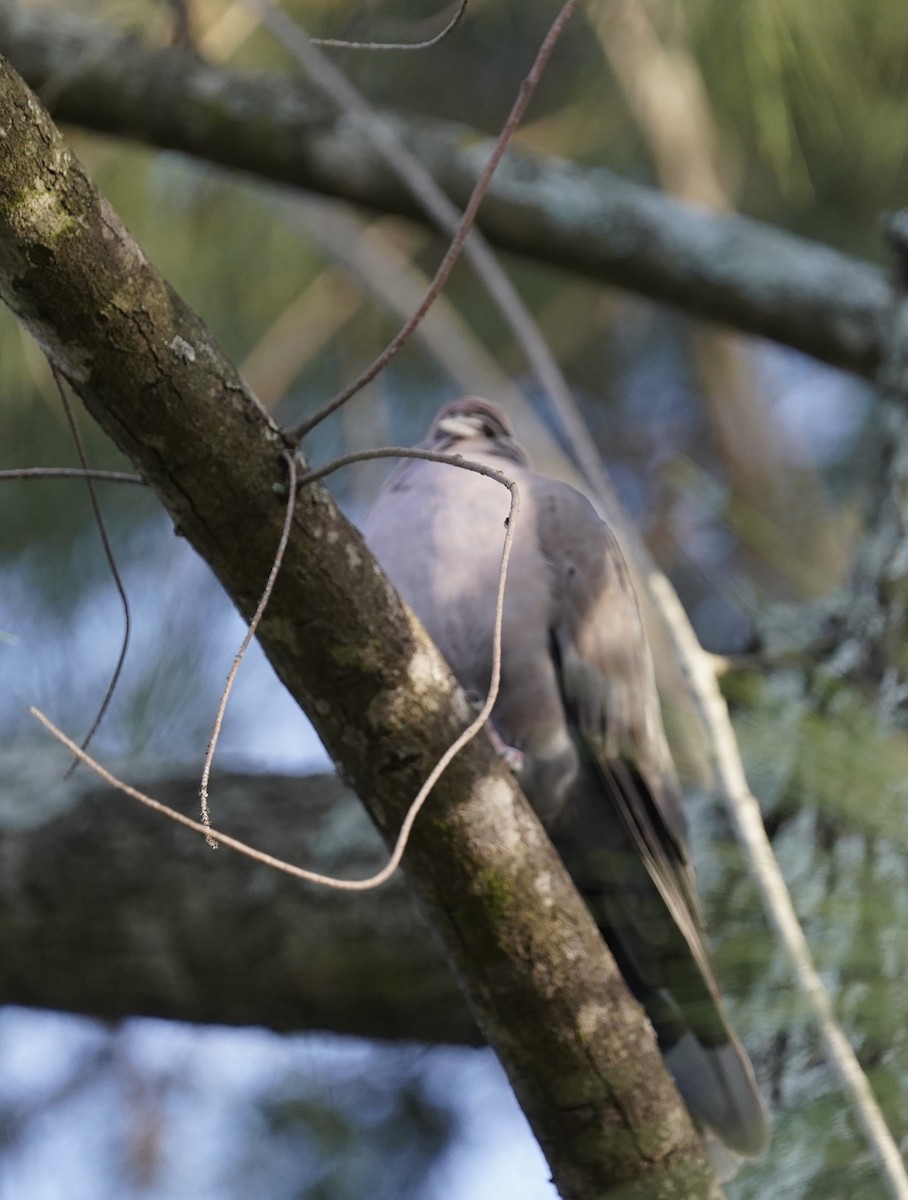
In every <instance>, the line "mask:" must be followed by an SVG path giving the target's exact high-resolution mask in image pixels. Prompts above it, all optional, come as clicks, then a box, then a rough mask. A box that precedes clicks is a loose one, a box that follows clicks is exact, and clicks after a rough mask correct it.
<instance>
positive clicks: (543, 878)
mask: <svg viewBox="0 0 908 1200" xmlns="http://www.w3.org/2000/svg"><path fill="white" fill-rule="evenodd" d="M536 892H537V894H538V896H539V899H540V901H541V903H542V906H543V908H552V906H553V905H554V903H555V898H554V896H553V895H552V874H551V872H550V871H543V872H542V874H541V875H537V876H536Z"/></svg>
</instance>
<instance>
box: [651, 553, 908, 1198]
mask: <svg viewBox="0 0 908 1200" xmlns="http://www.w3.org/2000/svg"><path fill="white" fill-rule="evenodd" d="M649 585H650V588H651V589H652V591H653V593H654V595H655V597H656V599H657V600H658V602H659V606H660V608H661V611H662V613H663V615H664V616H665V618H666V620H667V621H668V622H669V623H670V626H671V630H672V636H673V638H674V641H675V648H676V650H677V653H678V657H679V663H680V666H681V668H682V670H683V672H684V675H685V679H686V683H687V686H688V690H689V693H690V695H691V697H692V698H693V700H694V702H695V704H696V706H697V713H698V715H699V717H700V721H701V724H702V726H703V730H704V733H705V735H706V743H707V748H708V751H709V755H710V759H711V762H712V767H713V770H714V772H715V776H716V780H717V783H718V785H719V790H720V792H721V794H722V798H723V800H724V801H725V807H726V810H727V812H728V814H729V817H730V818H731V822H732V825H733V827H734V830H735V833H736V834H737V837H738V840H739V841H740V843H741V844H742V846H743V847H744V849H745V851H746V854H747V859H748V863H749V865H750V868H751V873H752V875H753V877H754V880H755V882H756V884H757V887H758V888H759V890H760V894H761V896H762V898H763V906H764V908H765V910H766V913H767V915H768V917H769V919H770V921H771V922H772V924H773V926H774V928H775V930H776V933H777V934H778V936H779V940H780V941H781V943H782V945H783V946H784V948H785V950H786V952H787V954H788V958H789V961H790V963H791V965H792V968H793V969H794V973H795V977H796V979H797V982H798V987H799V988H800V991H801V993H802V995H803V996H804V998H805V1000H806V1002H807V1004H808V1006H809V1008H810V1012H811V1015H812V1016H813V1019H814V1020H815V1021H816V1024H817V1028H818V1029H819V1031H820V1036H821V1038H822V1040H823V1045H824V1047H825V1049H826V1053H827V1055H828V1056H829V1060H830V1062H831V1063H832V1065H833V1067H834V1069H835V1072H836V1074H837V1075H838V1077H839V1080H840V1082H841V1084H842V1087H843V1088H844V1090H845V1091H846V1093H847V1094H848V1095H849V1096H850V1097H851V1100H852V1102H853V1104H854V1107H855V1111H856V1113H857V1116H858V1120H859V1121H860V1123H861V1127H862V1128H863V1130H864V1134H865V1136H866V1138H867V1142H868V1144H869V1146H870V1148H871V1150H872V1151H873V1153H874V1156H875V1157H876V1159H877V1161H878V1163H879V1165H880V1168H881V1171H882V1173H883V1176H884V1178H885V1180H886V1183H887V1186H888V1188H889V1192H890V1195H891V1196H892V1197H893V1200H908V1175H906V1172H905V1164H904V1162H903V1161H902V1158H901V1155H900V1154H899V1151H898V1147H897V1146H896V1144H895V1140H894V1138H893V1136H892V1134H891V1133H890V1131H889V1128H888V1127H887V1125H886V1120H885V1117H884V1116H883V1113H882V1111H881V1110H880V1106H879V1104H878V1103H877V1100H876V1097H875V1096H874V1094H873V1091H872V1090H871V1087H870V1084H869V1082H868V1080H867V1076H866V1075H865V1074H864V1072H863V1070H862V1069H861V1064H860V1063H859V1062H858V1059H857V1055H856V1054H855V1053H854V1050H852V1048H851V1045H850V1043H849V1041H848V1038H847V1037H846V1036H845V1033H844V1031H843V1029H842V1027H841V1025H840V1024H839V1022H838V1019H837V1018H836V1015H835V1010H834V1009H833V1005H832V1000H831V999H830V997H829V992H828V991H827V990H826V987H825V985H824V984H823V980H822V978H821V977H820V973H819V971H818V970H817V968H816V966H815V964H814V961H813V956H812V955H811V952H810V947H809V946H808V945H807V939H806V938H805V937H804V931H803V929H802V928H801V924H800V922H799V921H798V917H797V913H796V912H795V909H794V905H793V904H792V901H791V895H790V894H789V891H788V888H787V887H786V884H785V880H784V878H783V876H782V872H781V870H780V869H779V864H778V862H777V861H776V857H775V854H774V853H773V850H772V845H771V844H770V841H769V838H768V837H767V835H766V829H765V827H764V825H763V818H762V815H761V813H760V805H759V803H758V802H757V799H756V797H755V796H754V795H753V793H752V792H751V790H750V788H749V787H748V784H747V778H746V776H745V774H744V766H743V764H742V762H741V755H740V751H739V750H738V744H737V740H736V738H735V734H734V730H733V728H732V724H731V718H730V717H729V714H728V706H727V704H726V703H725V700H724V699H723V697H722V693H721V692H720V690H719V685H718V682H717V679H716V672H715V669H714V666H713V663H712V661H711V660H710V658H709V656H708V655H706V654H704V652H703V650H702V649H701V648H700V644H699V642H698V641H697V638H696V635H695V633H694V631H693V629H692V628H691V626H690V622H689V621H688V619H687V614H686V613H685V612H684V609H683V608H682V606H681V602H680V601H679V599H678V597H677V595H676V594H675V591H674V589H673V588H672V587H671V585H670V584H669V583H668V581H667V580H666V579H665V577H664V576H663V575H661V574H656V575H654V576H652V577H651V578H650V580H649Z"/></svg>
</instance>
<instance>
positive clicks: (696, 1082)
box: [665, 1032, 769, 1158]
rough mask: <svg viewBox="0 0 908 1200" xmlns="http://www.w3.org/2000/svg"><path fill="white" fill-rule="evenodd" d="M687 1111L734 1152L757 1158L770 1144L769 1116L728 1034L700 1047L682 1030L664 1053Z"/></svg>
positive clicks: (750, 1070)
mask: <svg viewBox="0 0 908 1200" xmlns="http://www.w3.org/2000/svg"><path fill="white" fill-rule="evenodd" d="M665 1061H666V1063H667V1065H668V1068H669V1070H670V1071H671V1073H672V1075H674V1077H675V1081H676V1083H677V1084H678V1090H679V1091H680V1093H681V1095H682V1096H683V1098H684V1102H685V1104H686V1105H687V1107H688V1108H689V1109H690V1112H691V1115H692V1116H693V1118H694V1120H695V1121H696V1122H697V1124H698V1125H699V1126H700V1127H701V1129H702V1130H703V1131H704V1134H705V1135H707V1145H708V1144H709V1137H708V1135H709V1134H710V1133H711V1134H712V1135H713V1137H714V1138H717V1139H718V1140H719V1141H720V1142H721V1143H724V1145H725V1146H726V1147H727V1148H728V1150H731V1151H732V1152H733V1153H734V1154H736V1155H740V1156H741V1157H742V1158H759V1157H760V1155H761V1154H763V1153H764V1152H765V1151H766V1149H767V1147H768V1145H769V1116H768V1114H767V1112H766V1107H765V1105H764V1103H763V1099H762V1097H761V1095H760V1091H759V1088H758V1087H757V1082H756V1080H755V1078H754V1073H753V1068H752V1067H751V1065H750V1060H749V1059H748V1057H747V1055H746V1054H745V1052H744V1050H743V1049H742V1047H741V1045H740V1043H739V1042H738V1040H737V1039H736V1038H735V1037H734V1035H731V1037H730V1038H729V1040H728V1041H727V1042H725V1043H724V1044H722V1045H718V1046H703V1045H701V1043H700V1042H698V1041H697V1039H696V1038H695V1037H694V1035H693V1034H692V1033H690V1032H688V1033H686V1034H685V1035H684V1037H682V1038H681V1039H680V1040H679V1041H678V1042H676V1043H675V1045H674V1046H672V1047H671V1049H670V1050H668V1051H667V1052H666V1054H665Z"/></svg>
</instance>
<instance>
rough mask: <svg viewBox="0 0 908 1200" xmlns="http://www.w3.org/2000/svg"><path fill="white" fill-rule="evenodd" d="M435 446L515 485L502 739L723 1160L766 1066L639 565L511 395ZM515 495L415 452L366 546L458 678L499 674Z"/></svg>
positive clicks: (386, 497) (473, 406)
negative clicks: (706, 859) (714, 893)
mask: <svg viewBox="0 0 908 1200" xmlns="http://www.w3.org/2000/svg"><path fill="white" fill-rule="evenodd" d="M421 447H422V448H423V449H427V450H431V451H434V452H437V453H442V454H446V455H459V456H461V457H462V458H463V459H466V460H469V461H471V462H476V463H480V464H483V465H484V466H487V467H492V468H495V469H497V470H498V471H500V472H502V473H503V474H504V475H505V476H506V477H508V478H509V479H511V480H513V481H514V482H515V483H516V484H517V488H518V490H519V495H520V513H519V517H518V518H517V520H516V521H515V527H514V538H513V545H512V550H511V559H510V565H509V572H508V579H507V584H506V589H505V598H504V609H503V620H502V629H501V680H500V688H499V692H498V696H497V699H496V701H495V704H494V708H493V710H492V714H491V720H490V725H491V730H490V732H491V733H492V735H493V740H494V741H495V743H496V745H497V746H499V748H501V749H502V750H504V751H505V752H506V755H507V758H508V762H509V764H510V765H512V767H513V768H514V769H515V772H516V774H517V775H518V779H519V782H520V785H521V788H522V790H523V792H524V794H525V795H526V797H527V799H528V800H529V802H530V804H531V805H532V807H533V808H534V809H535V811H536V813H537V815H538V816H539V818H540V819H541V821H542V823H543V825H544V827H545V828H546V830H547V832H548V834H549V836H550V838H551V840H552V842H553V843H554V845H555V848H556V849H557V851H558V853H559V854H560V855H561V858H562V860H563V862H564V864H565V866H566V868H567V870H568V872H569V874H570V875H571V877H572V879H573V882H574V884H575V886H576V888H577V889H578V891H579V892H580V894H581V896H582V897H583V899H584V900H585V901H586V903H587V905H588V907H589V908H590V910H591V912H592V914H593V916H594V918H595V920H596V922H597V925H598V927H599V929H600V932H601V934H602V936H603V937H604V939H605V941H606V943H607V945H608V947H609V948H610V950H611V952H612V954H613V956H614V958H615V960H616V962H617V964H618V967H619V969H620V971H621V973H622V975H623V977H624V980H625V982H626V983H627V985H628V986H629V988H630V990H631V991H632V993H633V994H634V996H636V998H637V1000H638V1001H639V1002H640V1003H641V1004H642V1006H643V1008H644V1010H645V1011H646V1014H647V1016H648V1017H649V1019H650V1021H651V1023H652V1025H653V1027H654V1029H655V1032H656V1036H657V1039H658V1042H659V1046H660V1050H661V1052H662V1055H663V1057H664V1060H665V1062H666V1065H667V1066H668V1068H669V1070H670V1071H671V1073H672V1074H673V1076H674V1078H675V1081H676V1084H677V1086H678V1089H679V1091H680V1093H681V1096H682V1098H683V1099H684V1101H685V1103H686V1105H687V1107H688V1109H689V1111H690V1113H691V1115H692V1117H693V1119H694V1121H695V1123H696V1125H697V1126H698V1128H699V1130H700V1133H701V1135H702V1137H703V1139H704V1142H705V1145H706V1149H707V1152H708V1153H709V1155H710V1157H711V1158H712V1159H713V1164H714V1166H715V1168H716V1171H717V1174H719V1175H720V1177H721V1178H722V1179H728V1178H730V1177H731V1175H733V1174H734V1172H735V1170H736V1169H737V1167H738V1165H739V1164H740V1160H741V1159H745V1158H758V1157H760V1156H761V1155H762V1154H763V1153H764V1152H765V1150H766V1149H767V1146H768V1143H769V1138H770V1133H769V1119H768V1115H767V1111H766V1108H765V1106H764V1102H763V1100H762V1097H761V1095H760V1091H759V1088H758V1086H757V1083H756V1079H755V1076H754V1071H753V1067H752V1065H751V1062H750V1060H749V1058H748V1056H747V1053H746V1051H745V1050H744V1048H743V1046H742V1044H741V1042H740V1041H739V1039H738V1037H737V1036H736V1034H735V1032H734V1030H733V1029H732V1027H731V1025H730V1023H729V1020H728V1017H727V1015H726V1011H725V1006H724V1004H723V1001H722V997H721V994H720V991H719V986H718V983H717V981H716V977H715V974H714V972H713V969H712V966H711V964H710V958H709V950H708V946H707V941H706V934H705V931H704V922H703V917H702V914H701V909H700V904H699V901H698V897H697V892H696V887H695V880H694V874H693V869H692V866H691V861H690V853H689V847H688V837H687V823H686V819H685V814H684V807H683V797H682V791H681V787H680V784H679V781H678V776H677V773H676V770H675V767H674V765H673V761H672V756H671V753H670V750H669V746H668V741H667V738H666V735H665V730H664V726H663V723H662V715H661V708H660V702H659V696H658V692H657V688H656V678H655V670H654V665H653V658H652V653H651V651H650V647H649V643H648V640H647V635H646V632H645V629H644V625H643V620H642V617H641V611H640V607H639V604H638V600H637V596H636V592H635V589H634V586H633V583H632V579H631V575H630V572H629V570H628V566H627V563H626V561H625V559H624V556H623V554H622V552H621V549H620V547H619V544H618V541H617V539H616V537H615V536H614V534H613V532H612V531H611V529H610V528H609V526H608V525H607V524H606V523H605V522H604V521H603V520H602V519H601V518H600V517H599V515H598V514H597V512H596V511H595V509H594V508H593V506H592V504H590V502H589V501H588V500H587V499H586V497H585V496H583V495H582V494H581V493H580V492H578V491H577V490H576V489H575V488H573V487H571V486H570V485H568V484H566V483H562V482H560V481H557V480H554V479H551V478H548V477H547V476H545V475H543V474H539V473H537V472H535V471H533V470H532V468H531V466H530V462H529V458H528V455H527V453H526V452H525V450H524V449H523V447H522V446H521V445H520V443H519V442H518V441H517V438H516V434H515V430H514V427H513V425H512V423H511V421H510V418H509V417H508V415H507V414H506V412H505V411H504V409H502V408H501V407H500V406H499V405H497V404H495V403H493V402H491V401H489V400H485V399H483V398H481V397H478V396H465V397H462V398H461V399H459V400H455V401H453V402H451V403H449V404H447V405H445V406H444V407H443V408H442V409H441V410H440V411H439V412H438V413H437V415H436V416H435V419H434V420H433V422H432V425H431V427H430V429H429V432H428V435H427V437H426V438H425V440H424V441H423V442H422V443H421ZM509 503H510V496H509V494H508V492H507V490H506V489H505V488H503V487H502V486H501V485H500V483H497V482H496V481H495V480H493V479H490V478H488V477H485V476H482V475H479V474H477V473H475V472H471V471H465V470H462V469H458V468H457V467H455V466H451V465H447V464H443V463H437V462H431V461H425V460H420V459H412V458H411V459H404V460H402V461H401V462H400V463H399V464H398V465H397V466H396V467H395V468H394V469H393V471H392V472H391V473H390V475H389V476H388V478H387V479H386V481H385V483H384V485H383V486H382V488H381V490H380V491H379V494H378V496H377V498H376V500H375V502H374V504H373V506H372V508H371V509H370V511H369V513H368V514H367V516H366V519H365V522H364V525H363V534H364V537H365V540H366V544H367V545H368V546H369V548H370V549H371V551H372V553H373V554H374V556H375V557H376V559H377V560H378V562H379V564H380V566H381V567H382V569H383V571H384V573H385V574H386V576H387V577H388V578H389V579H390V581H391V582H392V583H393V584H394V586H395V587H396V588H397V590H398V592H399V593H400V595H401V596H402V597H403V599H404V600H405V601H406V602H407V604H408V605H409V606H410V608H411V609H412V610H413V611H414V612H415V613H416V615H417V616H418V617H419V619H420V620H421V622H422V624H423V625H424V627H425V628H426V630H427V631H428V633H429V635H430V637H431V638H432V640H433V641H434V642H435V643H436V645H437V646H438V648H439V649H440V651H441V652H442V654H443V655H444V657H445V658H446V660H447V662H448V663H449V665H450V667H451V668H452V670H453V673H454V675H455V677H456V678H457V680H458V682H459V684H460V686H461V687H462V689H463V690H464V692H465V693H466V694H467V696H468V697H470V698H471V699H473V700H474V701H476V702H479V701H480V700H481V699H483V698H484V697H485V696H486V695H487V693H488V689H489V685H490V679H491V673H492V645H493V629H494V618H495V600H496V591H497V582H498V573H499V567H500V559H501V553H502V543H503V538H504V529H505V521H506V519H507V517H508V510H509Z"/></svg>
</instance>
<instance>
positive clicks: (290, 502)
mask: <svg viewBox="0 0 908 1200" xmlns="http://www.w3.org/2000/svg"><path fill="white" fill-rule="evenodd" d="M282 457H283V459H284V461H285V462H286V464H287V472H288V476H289V479H288V483H287V511H286V513H285V514H284V524H283V527H282V529H281V536H280V540H279V541H278V545H277V550H276V551H275V554H274V561H273V562H272V564H271V571H270V572H269V574H268V580H267V582H266V583H265V587H264V590H263V591H262V595H261V597H260V599H259V602H258V606H257V607H256V610H255V612H254V614H253V617H252V620H251V621H250V622H249V628H248V629H247V630H246V636H245V637H244V638H243V642H242V645H241V646H240V648H239V650H238V651H237V653H236V657H235V658H234V660H233V666H232V667H231V668H230V673H229V674H228V676H227V682H226V683H225V685H224V690H223V692H222V693H221V700H220V703H219V704H218V711H217V715H216V716H215V718H214V727H213V729H212V731H211V737H210V738H209V741H208V749H207V750H206V752H205V763H204V766H203V767H202V781H201V783H200V785H199V800H200V802H201V807H202V824H203V825H204V826H205V828H206V829H208V830H210V829H211V812H210V809H209V806H208V780H209V777H210V775H211V763H212V761H213V759H214V752H215V749H216V748H217V744H218V738H220V736H221V726H222V725H223V723H224V713H225V712H226V710H227V701H228V700H229V699H230V693H231V691H232V690H233V684H234V680H235V679H236V676H237V672H238V671H239V669H240V664H241V663H242V661H243V659H244V658H245V657H246V651H247V650H248V649H249V644H250V642H251V641H252V639H253V638H254V637H255V631H256V630H257V629H258V627H259V622H260V621H261V619H262V616H263V615H264V612H265V608H266V607H267V605H268V601H269V600H270V599H271V593H272V591H273V590H274V583H275V580H276V579H277V576H278V572H279V571H280V569H281V563H282V562H283V561H284V552H285V551H286V549H287V542H288V541H289V539H290V529H291V526H292V524H293V512H294V509H295V508H296V492H297V486H296V455H295V454H292V453H291V452H290V451H289V450H285V451H284V453H283V455H282ZM207 841H208V845H209V846H210V847H211V849H212V850H217V848H218V843H217V839H216V838H215V837H214V836H213V835H212V834H211V833H209V834H208V835H207Z"/></svg>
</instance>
